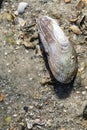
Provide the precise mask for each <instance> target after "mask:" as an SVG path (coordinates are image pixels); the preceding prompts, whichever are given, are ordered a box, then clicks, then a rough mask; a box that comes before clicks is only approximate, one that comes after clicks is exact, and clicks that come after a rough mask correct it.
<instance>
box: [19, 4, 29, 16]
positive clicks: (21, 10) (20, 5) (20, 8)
mask: <svg viewBox="0 0 87 130" xmlns="http://www.w3.org/2000/svg"><path fill="white" fill-rule="evenodd" d="M27 6H28V3H26V2H20V3H19V5H18V10H17V11H18V14H22V13H24V10H25V8H26V7H27Z"/></svg>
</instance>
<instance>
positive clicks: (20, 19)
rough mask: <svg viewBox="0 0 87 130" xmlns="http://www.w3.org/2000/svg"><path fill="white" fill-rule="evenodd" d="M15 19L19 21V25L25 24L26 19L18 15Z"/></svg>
mask: <svg viewBox="0 0 87 130" xmlns="http://www.w3.org/2000/svg"><path fill="white" fill-rule="evenodd" d="M17 21H18V23H19V25H20V26H21V27H24V25H25V24H26V21H25V20H23V19H22V18H19V17H18V19H17Z"/></svg>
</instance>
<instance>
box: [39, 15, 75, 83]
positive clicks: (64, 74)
mask: <svg viewBox="0 0 87 130" xmlns="http://www.w3.org/2000/svg"><path fill="white" fill-rule="evenodd" d="M38 32H39V34H40V38H41V41H42V44H43V46H44V48H45V51H46V52H47V53H48V55H47V58H48V63H49V67H50V69H51V72H52V74H53V75H54V77H55V78H56V80H58V81H59V82H61V83H69V82H71V81H72V80H73V78H74V76H75V75H76V72H77V58H76V52H75V50H74V47H73V44H72V43H71V42H70V41H69V40H68V38H67V37H66V36H65V34H64V32H63V31H62V29H61V28H60V27H59V25H58V24H57V22H56V21H55V20H54V19H52V18H50V17H48V16H41V17H40V18H39V19H38Z"/></svg>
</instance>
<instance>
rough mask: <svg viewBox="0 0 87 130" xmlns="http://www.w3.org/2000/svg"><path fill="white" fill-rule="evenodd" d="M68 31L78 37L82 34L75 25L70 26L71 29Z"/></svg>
mask: <svg viewBox="0 0 87 130" xmlns="http://www.w3.org/2000/svg"><path fill="white" fill-rule="evenodd" d="M70 29H71V30H72V31H73V32H74V33H75V34H78V35H80V34H81V33H82V32H81V31H80V29H79V28H78V26H76V25H72V26H71V27H70Z"/></svg>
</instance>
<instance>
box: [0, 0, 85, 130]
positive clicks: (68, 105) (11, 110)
mask: <svg viewBox="0 0 87 130" xmlns="http://www.w3.org/2000/svg"><path fill="white" fill-rule="evenodd" d="M20 2H21V0H8V1H7V0H4V1H3V3H2V6H1V9H0V130H28V129H32V130H87V120H86V119H84V118H83V110H84V107H85V106H86V105H87V17H86V15H87V7H86V6H84V7H83V6H81V7H79V8H78V9H77V8H76V5H77V4H78V1H77V0H71V2H70V3H65V2H64V0H60V1H58V0H26V2H28V3H29V7H27V9H26V10H25V12H24V13H23V14H21V15H18V16H15V15H14V12H15V11H16V10H17V7H18V4H19V3H20ZM40 15H48V16H50V17H52V18H55V19H56V20H57V21H58V23H59V25H60V27H61V28H62V29H63V30H64V32H65V34H66V35H67V36H68V37H69V38H70V39H71V40H72V41H73V42H74V47H75V49H76V52H77V58H78V72H77V76H76V78H75V81H74V83H73V85H72V84H69V85H65V86H62V85H61V84H59V83H58V82H57V81H55V83H54V81H52V82H51V78H50V73H49V71H48V69H47V67H46V61H45V60H44V59H45V56H44V55H42V53H41V50H40V45H39V43H40V42H39V38H38V32H37V22H36V20H37V19H38V17H39V16H40ZM72 16H74V17H75V16H76V18H77V16H79V17H78V20H76V21H75V22H74V23H73V22H72V21H71V22H70V18H72ZM18 17H20V18H23V19H24V21H23V22H26V27H25V26H24V24H23V23H19V22H17V18H18ZM73 24H74V25H77V26H78V27H79V28H80V31H81V34H75V33H74V32H72V31H71V29H70V26H71V25H73Z"/></svg>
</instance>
